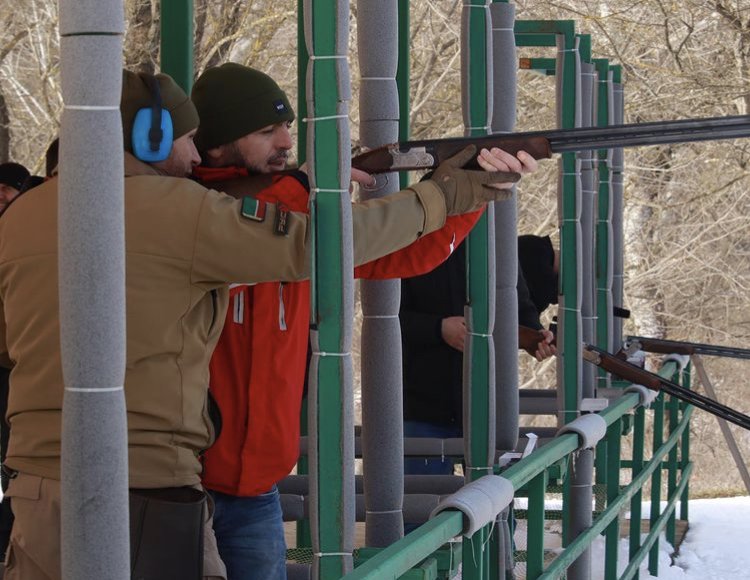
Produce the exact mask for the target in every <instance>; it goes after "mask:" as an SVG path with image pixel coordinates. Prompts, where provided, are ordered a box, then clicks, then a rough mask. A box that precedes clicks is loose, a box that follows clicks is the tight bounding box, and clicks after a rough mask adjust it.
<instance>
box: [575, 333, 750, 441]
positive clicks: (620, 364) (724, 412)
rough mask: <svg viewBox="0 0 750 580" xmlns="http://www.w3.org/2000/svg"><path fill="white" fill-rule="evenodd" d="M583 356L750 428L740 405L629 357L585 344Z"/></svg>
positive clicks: (610, 369)
mask: <svg viewBox="0 0 750 580" xmlns="http://www.w3.org/2000/svg"><path fill="white" fill-rule="evenodd" d="M583 359H584V360H586V361H587V362H590V363H591V364H594V365H596V366H598V367H600V368H602V369H604V370H605V371H607V372H610V373H612V374H613V375H617V376H618V377H620V378H622V379H625V380H626V381H630V382H631V383H635V384H637V385H643V386H644V387H647V388H649V389H652V390H654V391H664V392H665V393H668V394H670V395H672V396H673V397H675V398H677V399H680V400H682V401H685V402H686V403H690V404H691V405H693V406H695V407H698V408H699V409H703V410H704V411H707V412H709V413H711V414H712V415H716V416H717V417H719V418H721V419H724V420H726V421H729V422H731V423H734V424H735V425H739V426H740V427H744V428H745V429H748V430H750V417H748V416H747V415H745V414H744V413H740V412H739V411H737V410H736V409H732V408H731V407H727V406H726V405H722V404H721V403H717V402H716V401H714V400H713V399H709V398H708V397H704V396H703V395H700V394H698V393H696V392H694V391H691V390H689V389H686V388H684V387H681V386H680V385H678V384H677V383H673V382H672V381H669V380H667V379H664V378H662V377H660V376H659V375H657V374H655V373H651V372H649V371H647V370H645V369H642V368H640V367H637V366H635V365H633V364H630V363H629V362H627V361H626V360H624V359H622V358H620V357H618V356H615V355H613V354H610V353H608V352H607V351H606V350H602V349H600V348H597V347H595V346H592V345H589V344H584V345H583Z"/></svg>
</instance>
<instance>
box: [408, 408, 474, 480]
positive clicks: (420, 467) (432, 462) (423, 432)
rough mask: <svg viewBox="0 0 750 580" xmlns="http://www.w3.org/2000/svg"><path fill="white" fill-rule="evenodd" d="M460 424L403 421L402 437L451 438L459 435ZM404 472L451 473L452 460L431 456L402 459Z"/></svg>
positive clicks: (460, 430) (418, 473)
mask: <svg viewBox="0 0 750 580" xmlns="http://www.w3.org/2000/svg"><path fill="white" fill-rule="evenodd" d="M462 434H463V429H462V428H461V426H460V425H448V426H446V425H438V424H436V423H425V422H422V421H404V437H433V438H436V439H452V438H454V437H461V436H462ZM404 473H405V474H408V475H453V461H452V460H451V459H449V458H446V459H444V458H441V457H431V458H429V459H427V458H425V459H422V458H416V457H415V458H410V459H405V460H404Z"/></svg>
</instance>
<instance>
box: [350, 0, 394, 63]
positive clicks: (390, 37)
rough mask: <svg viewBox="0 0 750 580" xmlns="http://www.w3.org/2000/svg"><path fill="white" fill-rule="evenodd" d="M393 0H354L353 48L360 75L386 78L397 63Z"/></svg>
mask: <svg viewBox="0 0 750 580" xmlns="http://www.w3.org/2000/svg"><path fill="white" fill-rule="evenodd" d="M397 22H398V2H397V0H358V2H357V23H358V24H359V26H358V27H357V49H358V50H357V52H358V58H359V64H360V69H361V71H362V76H364V77H375V78H390V77H392V76H393V75H394V73H395V71H396V68H397V67H398V26H396V23H397Z"/></svg>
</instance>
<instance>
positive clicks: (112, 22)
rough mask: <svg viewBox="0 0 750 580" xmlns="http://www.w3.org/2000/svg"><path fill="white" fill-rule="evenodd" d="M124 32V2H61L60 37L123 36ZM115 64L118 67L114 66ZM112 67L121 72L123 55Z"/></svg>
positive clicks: (64, 0)
mask: <svg viewBox="0 0 750 580" xmlns="http://www.w3.org/2000/svg"><path fill="white" fill-rule="evenodd" d="M124 32H125V11H124V10H123V2H122V0H60V36H68V35H74V34H92V33H98V34H101V35H106V34H117V35H121V34H123V33H124ZM115 62H116V63H117V66H114V64H115ZM110 66H111V67H112V68H114V69H115V70H118V71H119V70H121V67H122V54H121V55H120V58H118V59H117V60H116V61H112V62H110ZM97 72H99V71H97Z"/></svg>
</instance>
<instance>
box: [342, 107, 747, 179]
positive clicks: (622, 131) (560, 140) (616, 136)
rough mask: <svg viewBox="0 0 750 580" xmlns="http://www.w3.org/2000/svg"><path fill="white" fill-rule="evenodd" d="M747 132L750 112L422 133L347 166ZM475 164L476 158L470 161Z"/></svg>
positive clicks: (414, 164)
mask: <svg viewBox="0 0 750 580" xmlns="http://www.w3.org/2000/svg"><path fill="white" fill-rule="evenodd" d="M743 137H750V116H748V115H737V116H728V117H709V118H703V119H681V120H678V121H659V122H653V123H634V124H630V125H610V126H607V127H592V128H579V129H557V130H551V131H531V132H526V133H507V134H496V135H487V136H480V137H457V138H453V139H427V140H421V141H404V142H401V143H393V144H391V145H383V146H382V147H377V148H375V149H372V150H370V151H366V152H364V153H361V154H359V155H356V156H354V157H353V158H352V167H355V168H357V169H362V170H364V171H367V172H368V173H386V172H389V171H410V170H416V169H430V168H434V167H437V166H438V165H439V164H440V163H441V162H442V161H444V160H445V159H447V158H448V157H451V156H452V155H455V154H456V153H458V152H459V151H461V150H462V149H463V148H464V147H466V146H468V145H476V147H477V151H479V150H480V149H481V148H483V147H487V148H490V147H500V148H501V149H504V150H505V151H508V152H509V153H514V154H515V153H517V152H518V151H521V150H523V151H526V152H527V153H529V154H531V155H532V156H533V157H534V158H535V159H546V158H548V157H551V156H552V155H553V154H554V153H564V152H566V151H587V150H592V149H613V148H619V147H638V146H643V145H666V144H670V143H687V142H692V141H715V140H719V139H738V138H743ZM470 165H473V166H476V159H474V160H473V161H472V162H470Z"/></svg>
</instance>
